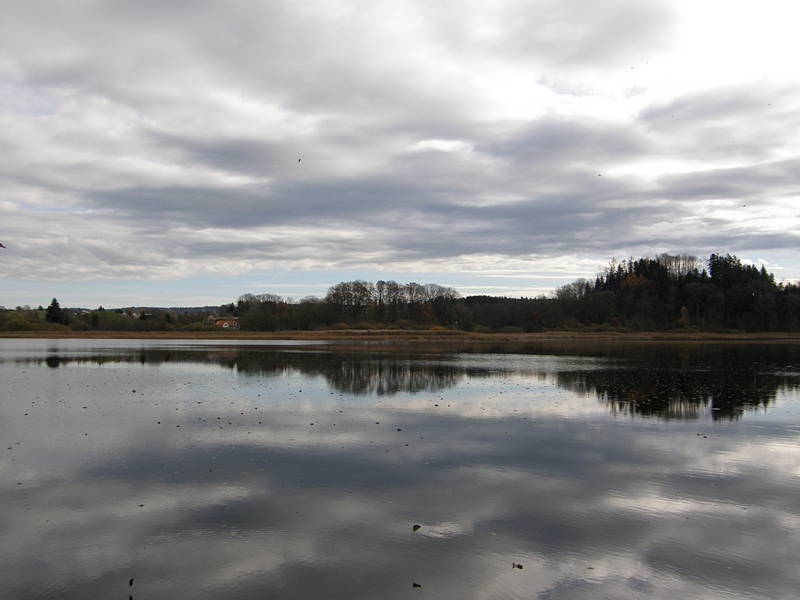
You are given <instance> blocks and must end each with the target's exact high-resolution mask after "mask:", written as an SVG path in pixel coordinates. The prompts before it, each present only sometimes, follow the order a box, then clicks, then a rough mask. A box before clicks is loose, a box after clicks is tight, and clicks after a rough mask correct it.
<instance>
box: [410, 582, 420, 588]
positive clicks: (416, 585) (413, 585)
mask: <svg viewBox="0 0 800 600" xmlns="http://www.w3.org/2000/svg"><path fill="white" fill-rule="evenodd" d="M411 587H422V586H421V585H420V584H418V583H414V582H413V581H412V582H411Z"/></svg>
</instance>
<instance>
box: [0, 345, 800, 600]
mask: <svg viewBox="0 0 800 600" xmlns="http://www.w3.org/2000/svg"><path fill="white" fill-rule="evenodd" d="M799 384H800V348H799V347H797V346H791V345H778V344H776V345H732V344H729V345H720V344H715V345H676V344H663V345H646V344H639V345H630V344H629V345H625V344H610V345H605V346H592V345H589V344H582V345H564V344H561V345H550V346H547V345H541V346H518V347H505V348H504V347H490V346H464V347H440V348H436V347H424V346H400V347H389V346H380V345H371V346H359V347H353V346H350V347H339V346H335V345H325V344H319V345H316V346H314V345H309V344H302V345H301V344H293V343H283V344H279V343H273V344H265V343H252V344H242V343H236V344H225V343H220V342H209V343H187V342H167V343H165V342H152V341H129V340H122V341H120V340H116V341H105V340H91V341H90V340H0V598H4V599H22V598H75V599H78V598H80V599H94V598H98V599H100V598H102V599H104V600H105V599H115V598H119V599H121V600H125V599H127V598H129V597H131V596H132V597H133V598H135V599H137V600H142V599H161V598H163V599H167V598H169V599H178V600H180V599H193V600H197V599H203V598H214V599H220V598H226V599H228V598H232V599H237V598H247V599H249V598H272V599H275V598H334V599H338V598H348V599H351V598H370V599H375V598H464V599H472V598H475V599H478V598H487V599H488V598H726V599H729V598H796V597H798V595H800V493H799V492H800V486H798V484H799V483H800V446H799V445H798V442H800V402H798V385H799ZM416 526H419V527H418V528H417V527H416ZM514 564H516V565H522V569H520V568H516V567H514V566H512V565H514ZM132 577H133V578H134V582H133V586H130V585H129V580H130V579H131V578H132ZM413 584H418V586H419V587H415V586H414V585H413Z"/></svg>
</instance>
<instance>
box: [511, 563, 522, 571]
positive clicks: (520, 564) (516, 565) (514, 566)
mask: <svg viewBox="0 0 800 600" xmlns="http://www.w3.org/2000/svg"><path fill="white" fill-rule="evenodd" d="M511 568H512V569H520V570H521V569H522V563H515V562H512V563H511Z"/></svg>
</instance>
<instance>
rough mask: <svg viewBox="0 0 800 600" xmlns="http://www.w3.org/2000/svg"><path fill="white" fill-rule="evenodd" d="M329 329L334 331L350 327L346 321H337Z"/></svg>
mask: <svg viewBox="0 0 800 600" xmlns="http://www.w3.org/2000/svg"><path fill="white" fill-rule="evenodd" d="M331 329H333V330H334V331H344V330H345V329H350V325H348V324H347V323H337V324H336V325H334V326H332V327H331Z"/></svg>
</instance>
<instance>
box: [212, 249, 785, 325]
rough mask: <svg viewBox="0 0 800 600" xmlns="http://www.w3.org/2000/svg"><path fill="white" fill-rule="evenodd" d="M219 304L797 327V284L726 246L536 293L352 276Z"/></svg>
mask: <svg viewBox="0 0 800 600" xmlns="http://www.w3.org/2000/svg"><path fill="white" fill-rule="evenodd" d="M225 312H226V314H229V315H231V316H237V317H238V318H239V324H240V327H241V328H242V329H246V330H251V331H276V330H291V329H299V330H313V329H330V328H340V329H345V328H360V329H370V328H372V329H397V328H400V329H413V328H424V329H428V328H431V327H437V328H446V329H462V330H467V331H481V332H505V333H512V332H539V331H547V330H558V329H562V330H619V331H668V330H675V329H682V330H686V331H691V330H702V331H748V332H758V331H800V288H799V287H798V286H797V285H796V284H783V283H776V281H775V277H774V276H773V275H772V274H771V273H768V272H767V271H766V269H765V268H764V267H763V265H762V266H761V267H760V268H759V267H756V266H754V265H750V264H744V263H742V261H741V260H740V259H739V258H737V257H736V256H731V255H729V254H727V255H724V256H723V255H721V254H712V255H711V256H710V257H709V258H708V260H707V261H704V262H701V261H699V260H697V258H696V257H694V256H690V255H670V254H661V255H659V256H656V257H654V258H639V259H630V260H624V261H621V262H616V261H614V262H612V263H611V264H610V265H608V267H606V269H605V270H604V271H603V272H602V273H600V274H599V275H598V276H597V277H596V278H595V279H594V281H591V280H586V279H578V280H576V281H574V282H573V283H570V284H567V285H565V286H562V287H560V288H558V289H557V290H555V292H553V293H552V294H551V295H549V296H539V297H536V298H505V297H496V296H467V297H466V298H462V297H460V295H459V294H458V292H457V291H456V290H454V289H452V288H447V287H442V286H439V285H435V284H428V285H420V284H417V283H408V284H404V285H402V284H398V283H396V282H394V281H378V282H377V283H375V284H373V283H370V282H367V281H351V282H347V283H339V284H337V285H335V286H333V287H331V288H330V289H329V291H328V294H327V295H326V297H325V298H324V299H318V298H314V297H311V298H306V299H304V300H301V301H300V302H290V301H287V300H284V299H283V298H281V297H280V296H275V295H271V294H266V295H258V296H256V295H252V294H246V295H244V296H242V297H241V298H239V301H238V303H237V304H230V305H228V306H227V307H225Z"/></svg>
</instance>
